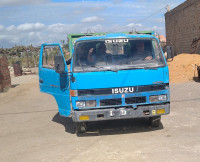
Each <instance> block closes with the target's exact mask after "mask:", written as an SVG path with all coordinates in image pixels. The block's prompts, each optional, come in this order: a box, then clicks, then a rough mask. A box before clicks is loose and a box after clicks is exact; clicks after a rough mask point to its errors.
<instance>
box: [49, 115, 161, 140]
mask: <svg viewBox="0 0 200 162" xmlns="http://www.w3.org/2000/svg"><path fill="white" fill-rule="evenodd" d="M52 121H54V122H56V123H59V124H62V125H63V126H64V127H65V131H66V132H68V133H71V134H75V133H76V126H75V123H74V122H73V121H72V119H71V118H70V117H62V116H60V115H59V113H57V114H56V115H55V116H54V117H53V119H52ZM160 129H163V125H162V123H161V124H160V126H159V127H156V128H153V127H151V126H150V125H149V122H148V118H136V119H123V120H109V121H98V122H90V123H88V124H87V132H86V133H79V134H77V136H79V137H86V136H101V135H116V134H128V133H140V132H150V131H155V130H160Z"/></svg>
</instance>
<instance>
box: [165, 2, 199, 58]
mask: <svg viewBox="0 0 200 162" xmlns="http://www.w3.org/2000/svg"><path fill="white" fill-rule="evenodd" d="M165 26H166V39H167V41H169V42H172V44H173V46H174V49H175V54H180V53H191V52H192V51H194V48H192V47H191V44H192V41H193V39H195V38H200V0H187V1H186V2H184V3H182V4H181V5H179V6H177V7H176V8H174V9H173V10H171V11H169V12H167V13H166V14H165ZM197 53H200V49H199V50H198V51H197Z"/></svg>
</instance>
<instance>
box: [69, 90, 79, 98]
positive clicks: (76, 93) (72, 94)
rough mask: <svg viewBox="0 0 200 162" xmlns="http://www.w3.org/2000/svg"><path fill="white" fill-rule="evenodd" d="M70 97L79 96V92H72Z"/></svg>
mask: <svg viewBox="0 0 200 162" xmlns="http://www.w3.org/2000/svg"><path fill="white" fill-rule="evenodd" d="M70 96H72V97H75V96H78V92H77V90H70Z"/></svg>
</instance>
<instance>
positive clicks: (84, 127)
mask: <svg viewBox="0 0 200 162" xmlns="http://www.w3.org/2000/svg"><path fill="white" fill-rule="evenodd" d="M86 131H87V125H86V123H84V122H78V123H76V133H85V132H86Z"/></svg>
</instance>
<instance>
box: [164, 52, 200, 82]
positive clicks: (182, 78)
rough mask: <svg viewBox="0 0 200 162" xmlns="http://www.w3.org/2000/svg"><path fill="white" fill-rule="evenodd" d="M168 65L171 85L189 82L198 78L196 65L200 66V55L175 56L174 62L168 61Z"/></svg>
mask: <svg viewBox="0 0 200 162" xmlns="http://www.w3.org/2000/svg"><path fill="white" fill-rule="evenodd" d="M167 64H168V66H169V78H170V83H180V82H188V81H191V80H195V79H197V77H198V74H197V68H196V66H195V64H196V65H198V66H200V55H199V54H180V55H178V56H175V57H174V60H173V61H168V62H167Z"/></svg>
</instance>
